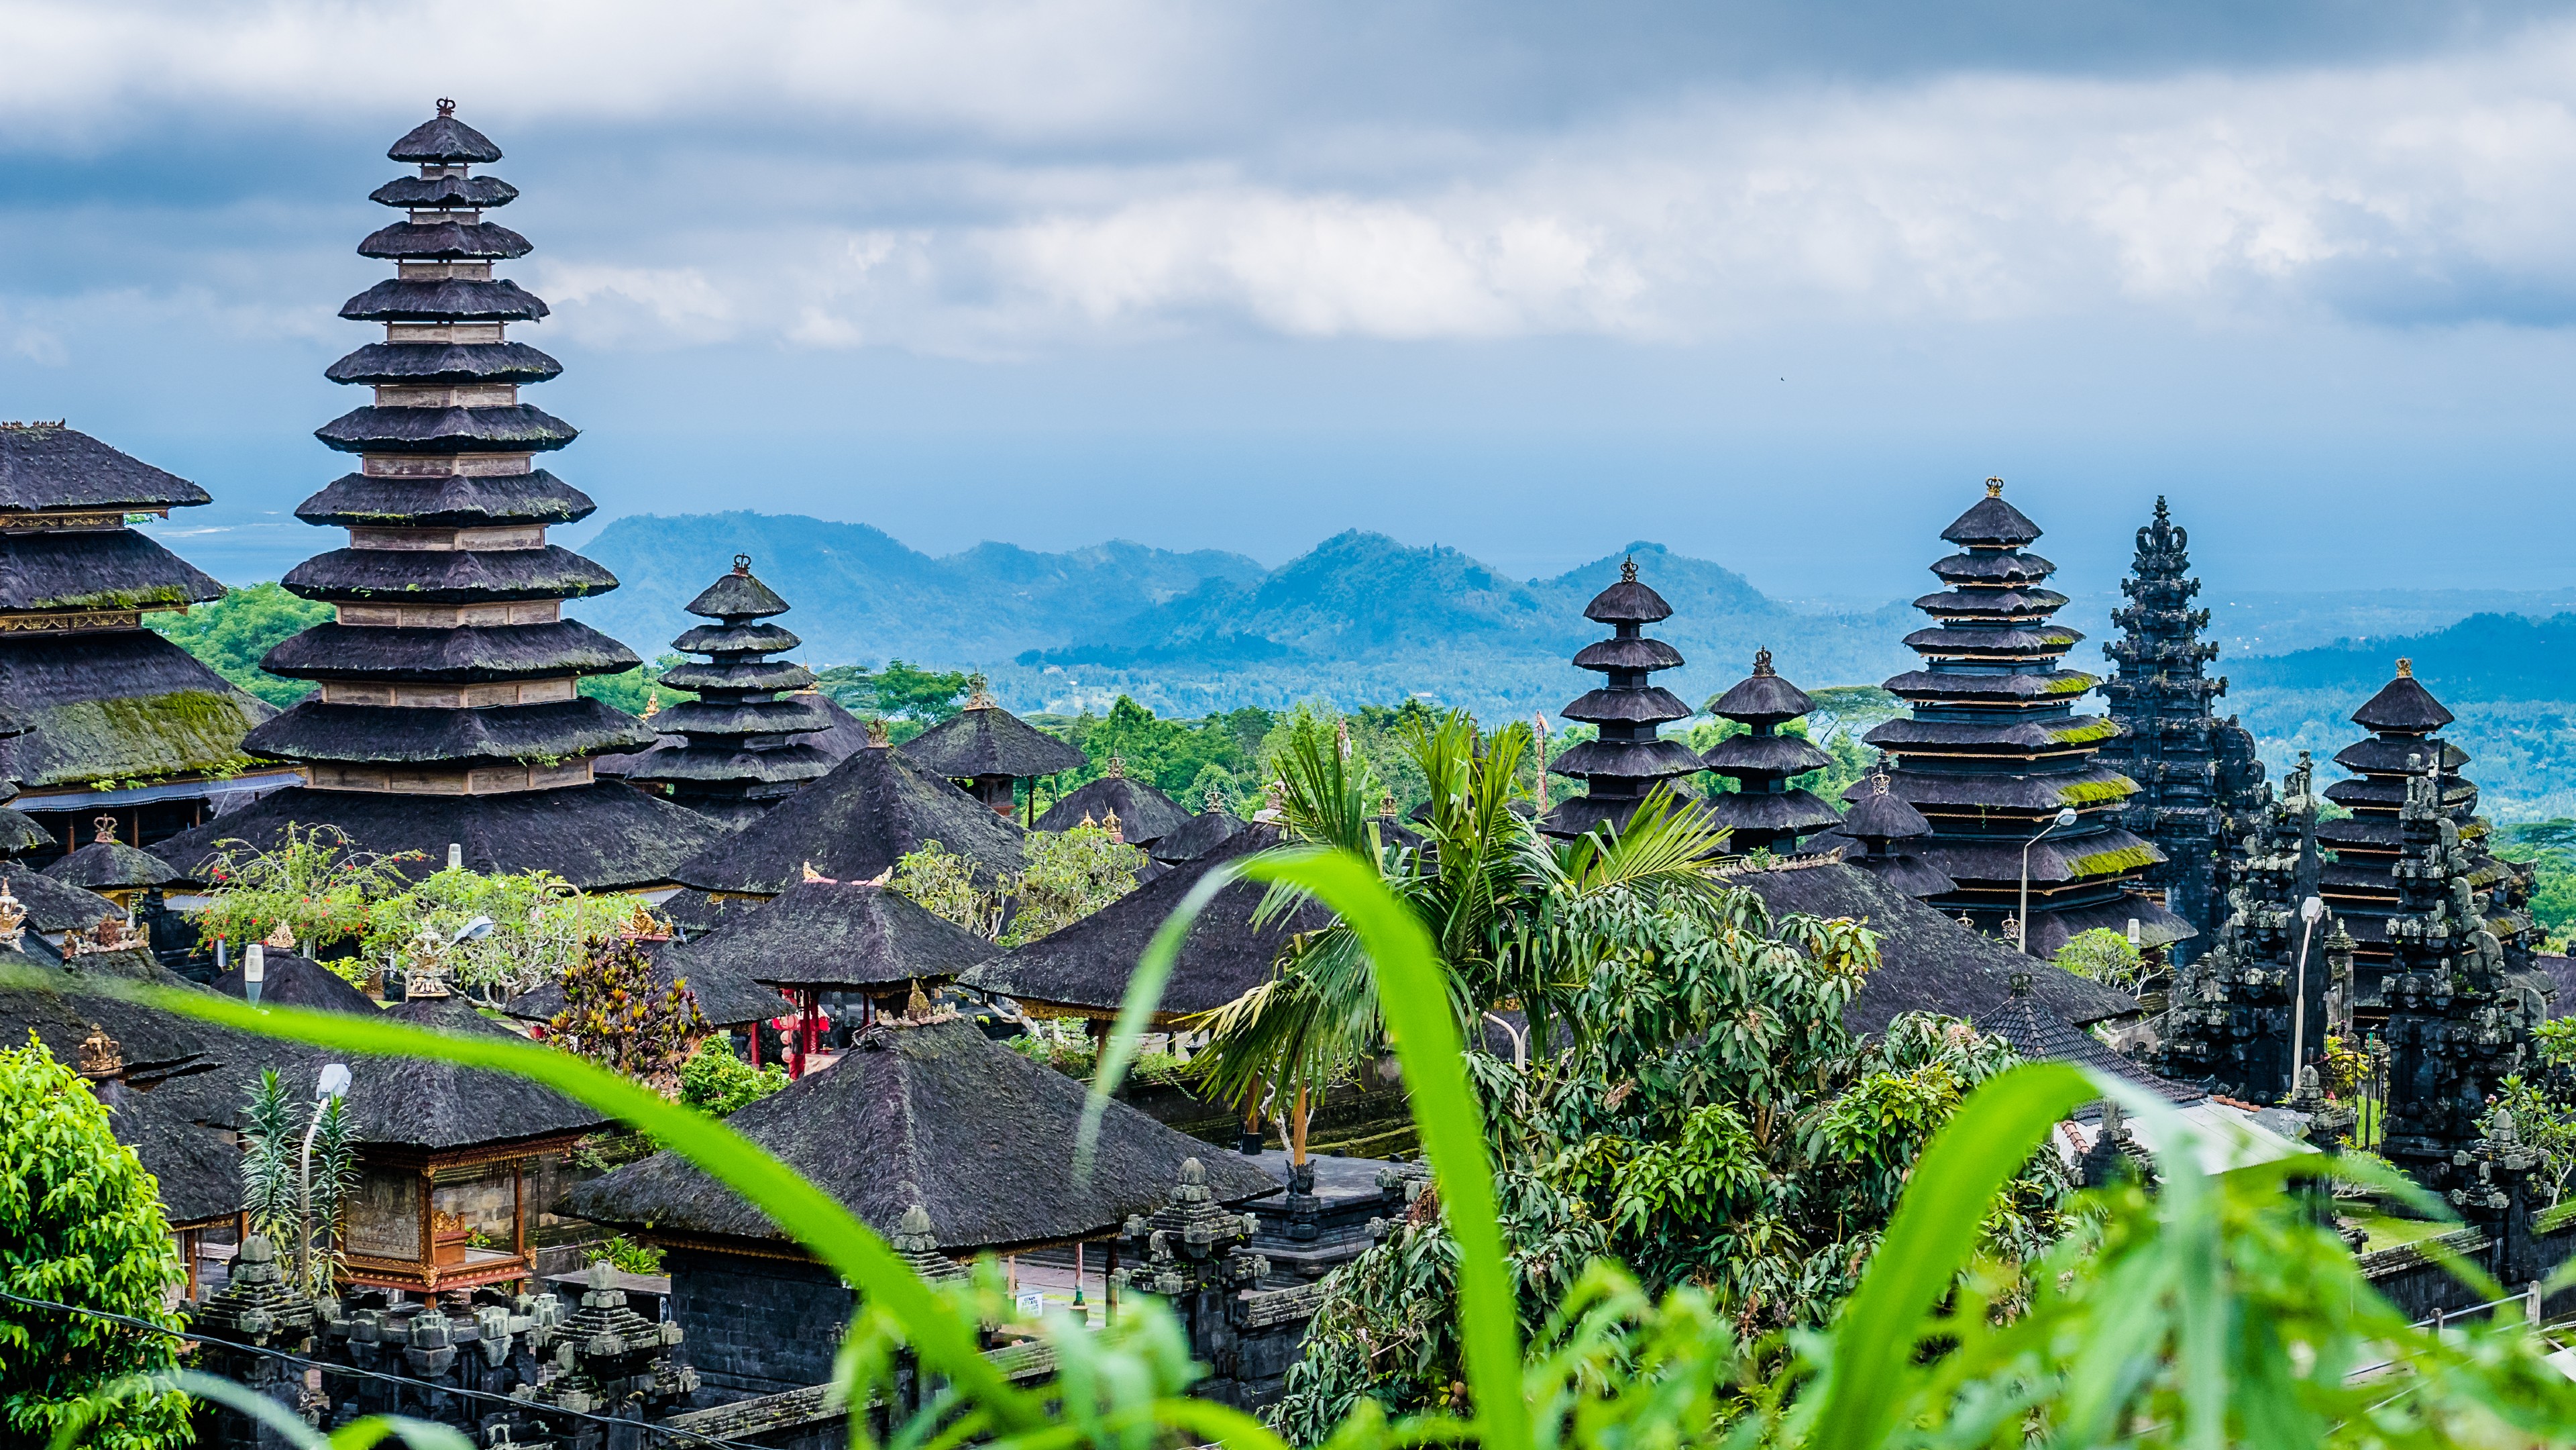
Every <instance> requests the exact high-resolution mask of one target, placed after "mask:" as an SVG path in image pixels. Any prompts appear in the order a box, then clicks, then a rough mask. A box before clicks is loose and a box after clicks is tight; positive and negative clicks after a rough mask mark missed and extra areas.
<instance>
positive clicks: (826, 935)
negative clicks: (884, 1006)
mask: <svg viewBox="0 0 2576 1450" xmlns="http://www.w3.org/2000/svg"><path fill="white" fill-rule="evenodd" d="M1000 951H1001V948H1000V947H997V946H995V945H993V944H992V943H991V942H989V941H986V940H984V939H983V938H982V937H979V936H977V935H975V934H974V933H973V932H971V931H968V930H966V929H965V928H964V927H962V926H958V925H957V924H955V923H954V922H951V921H948V920H946V919H944V918H942V917H939V916H935V915H933V914H932V913H931V912H930V911H929V909H928V908H926V907H923V906H922V905H920V904H919V903H918V902H915V901H913V900H911V899H910V898H909V897H906V896H904V895H903V894H902V893H900V892H897V891H892V890H889V889H887V888H886V887H883V886H871V885H869V884H867V883H865V882H860V881H798V882H795V883H792V884H791V885H789V886H788V888H787V889H786V890H785V891H782V892H780V893H779V894H778V895H777V897H776V898H774V899H772V900H770V901H768V902H765V903H763V904H762V905H761V906H760V908H759V909H758V910H756V911H751V912H747V913H744V914H743V915H741V916H740V917H728V918H727V920H726V921H725V923H724V924H723V925H722V926H719V927H717V928H716V929H715V930H714V931H711V932H709V933H707V934H706V935H704V936H701V937H698V938H697V939H695V940H693V941H690V942H688V943H687V944H685V945H678V944H675V945H673V946H671V947H669V948H667V949H665V953H664V955H665V957H666V959H667V960H668V962H669V964H670V967H671V969H672V970H673V971H676V972H678V973H680V974H681V975H682V976H685V977H688V978H690V979H691V980H695V979H696V978H697V977H698V976H699V974H701V973H708V974H723V975H725V976H728V977H732V976H742V977H749V978H750V979H751V980H753V981H758V982H768V983H774V984H777V985H781V986H795V987H813V988H818V989H820V990H822V991H826V992H867V991H876V990H883V989H886V988H892V987H900V986H903V985H905V984H906V983H910V982H918V981H924V980H930V981H936V980H940V979H944V978H949V977H954V976H956V975H957V974H959V973H960V972H963V971H965V970H966V969H967V968H968V967H971V966H973V965H975V964H976V963H977V962H981V961H984V960H986V959H988V958H990V957H993V956H995V955H997V954H998V953H999V952H1000Z"/></svg>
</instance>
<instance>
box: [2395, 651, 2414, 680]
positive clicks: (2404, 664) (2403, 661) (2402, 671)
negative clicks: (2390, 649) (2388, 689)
mask: <svg viewBox="0 0 2576 1450" xmlns="http://www.w3.org/2000/svg"><path fill="white" fill-rule="evenodd" d="M2397 678H2399V679H2401V680H2411V679H2413V678H2415V662H2414V661H2413V660H2410V659H2408V658H2406V657H2405V656H2404V655H2399V656H2398V657H2397Z"/></svg>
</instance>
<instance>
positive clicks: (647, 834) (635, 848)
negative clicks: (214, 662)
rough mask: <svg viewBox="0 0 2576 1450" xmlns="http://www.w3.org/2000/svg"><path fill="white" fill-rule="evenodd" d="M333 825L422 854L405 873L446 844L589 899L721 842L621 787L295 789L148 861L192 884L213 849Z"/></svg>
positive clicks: (701, 825) (718, 831) (430, 865)
mask: <svg viewBox="0 0 2576 1450" xmlns="http://www.w3.org/2000/svg"><path fill="white" fill-rule="evenodd" d="M320 822H328V823H330V824H332V825H335V826H338V827H339V828H341V829H342V830H344V831H347V832H348V833H349V835H350V837H351V838H352V839H353V840H355V841H356V842H357V843H358V844H359V845H360V846H362V847H364V848H366V849H367V850H370V851H384V852H400V851H418V852H420V853H421V856H422V859H420V860H417V861H413V862H409V863H407V864H406V865H405V866H404V868H403V869H404V870H405V871H407V872H409V873H411V874H413V875H414V876H426V875H428V874H429V873H430V872H432V871H436V870H439V869H441V868H443V867H444V866H446V864H447V847H448V845H449V843H451V842H453V843H456V844H458V845H461V846H462V847H464V854H465V864H466V865H468V866H470V867H472V868H473V869H475V870H477V871H482V872H511V871H528V870H534V869H538V868H543V869H545V870H548V871H552V872H554V873H555V874H557V875H559V876H561V877H563V878H564V879H566V880H568V881H570V882H571V883H572V884H573V885H575V886H578V887H580V888H581V889H583V890H584V891H610V890H620V889H624V888H628V887H636V886H652V885H657V884H660V883H663V882H667V881H670V880H673V879H674V877H673V872H674V871H675V870H676V869H677V868H678V866H679V863H680V862H681V861H683V860H685V859H687V858H688V857H689V856H691V855H693V854H695V853H696V852H698V851H701V850H703V849H705V848H706V847H707V846H709V845H711V844H713V843H714V842H716V841H718V840H720V839H723V838H724V829H723V828H722V827H721V826H718V825H716V824H715V823H714V822H712V821H709V820H707V819H706V818H705V817H703V816H700V815H697V814H696V813H694V812H692V811H689V810H686V809H683V808H682V807H679V806H675V805H673V804H671V803H670V802H669V801H666V800H661V799H658V798H656V797H653V796H649V795H646V794H644V793H643V792H642V791H639V790H635V789H633V788H632V787H630V786H625V785H619V784H614V783H606V782H603V783H600V784H596V785H577V786H566V787H564V788H562V789H560V790H538V791H519V792H514V793H511V794H507V795H487V796H435V795H391V794H380V793H377V792H372V791H325V790H315V789H312V788H311V787H309V786H291V787H289V788H287V789H285V790H282V791H277V792H275V793H273V794H270V795H267V796H263V797H261V798H260V799H259V800H257V801H254V802H252V803H251V804H249V805H247V806H244V807H242V808H241V809H239V810H237V811H234V812H232V813H230V814H229V815H224V816H219V817H217V818H216V819H214V820H211V821H208V822H207V823H206V824H204V825H202V826H199V827H197V828H195V829H194V830H189V831H183V832H181V833H179V834H178V835H176V836H173V837H171V838H170V839H168V840H166V841H158V842H155V843H154V844H153V845H152V847H151V848H150V849H151V851H152V853H153V854H154V855H156V856H159V857H160V858H161V859H162V860H164V861H167V862H169V863H170V864H171V865H172V866H174V867H176V868H178V870H179V872H180V873H181V874H182V875H184V876H187V877H189V878H190V879H192V880H202V879H204V878H203V876H202V875H200V874H199V873H200V872H201V871H202V870H203V869H204V866H205V863H206V862H207V861H208V860H209V859H210V858H211V857H213V856H214V855H215V854H216V843H218V842H220V841H225V840H232V839H240V840H246V841H249V842H251V843H253V844H254V845H256V846H258V847H260V848H263V849H265V848H268V847H271V846H274V845H275V844H277V842H278V841H279V840H280V839H281V838H282V837H283V836H284V834H285V831H286V827H287V826H288V825H289V824H290V823H301V824H303V825H307V826H309V825H313V824H316V823H320Z"/></svg>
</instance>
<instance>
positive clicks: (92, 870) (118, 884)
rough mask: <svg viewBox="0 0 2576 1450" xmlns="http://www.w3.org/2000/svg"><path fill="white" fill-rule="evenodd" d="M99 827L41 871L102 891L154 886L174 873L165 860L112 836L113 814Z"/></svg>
mask: <svg viewBox="0 0 2576 1450" xmlns="http://www.w3.org/2000/svg"><path fill="white" fill-rule="evenodd" d="M105 819H106V820H107V821H108V824H107V825H105V826H102V827H101V828H100V829H99V833H98V839H97V840H95V841H92V842H90V843H89V844H88V845H86V846H83V847H81V848H80V849H79V850H77V851H74V852H72V853H71V854H70V855H68V856H65V857H64V858H63V859H61V860H59V861H56V862H55V863H54V864H52V865H51V866H48V867H46V868H45V872H44V874H45V875H47V876H49V877H51V878H52V879H54V880H56V881H59V882H61V883H63V884H64V885H65V886H78V887H81V888H83V889H84V890H89V891H106V890H113V889H123V888H128V887H135V886H158V885H160V884H161V883H162V882H164V881H169V880H172V879H174V878H175V877H176V876H177V874H178V873H177V872H174V871H172V870H171V869H170V867H169V865H168V863H166V862H164V861H163V860H162V859H161V858H160V857H158V856H155V855H153V854H152V853H151V852H149V851H140V850H137V849H135V848H134V847H132V846H129V845H127V844H125V843H124V842H123V841H120V840H118V839H116V834H115V819H114V817H107V818H105Z"/></svg>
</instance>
